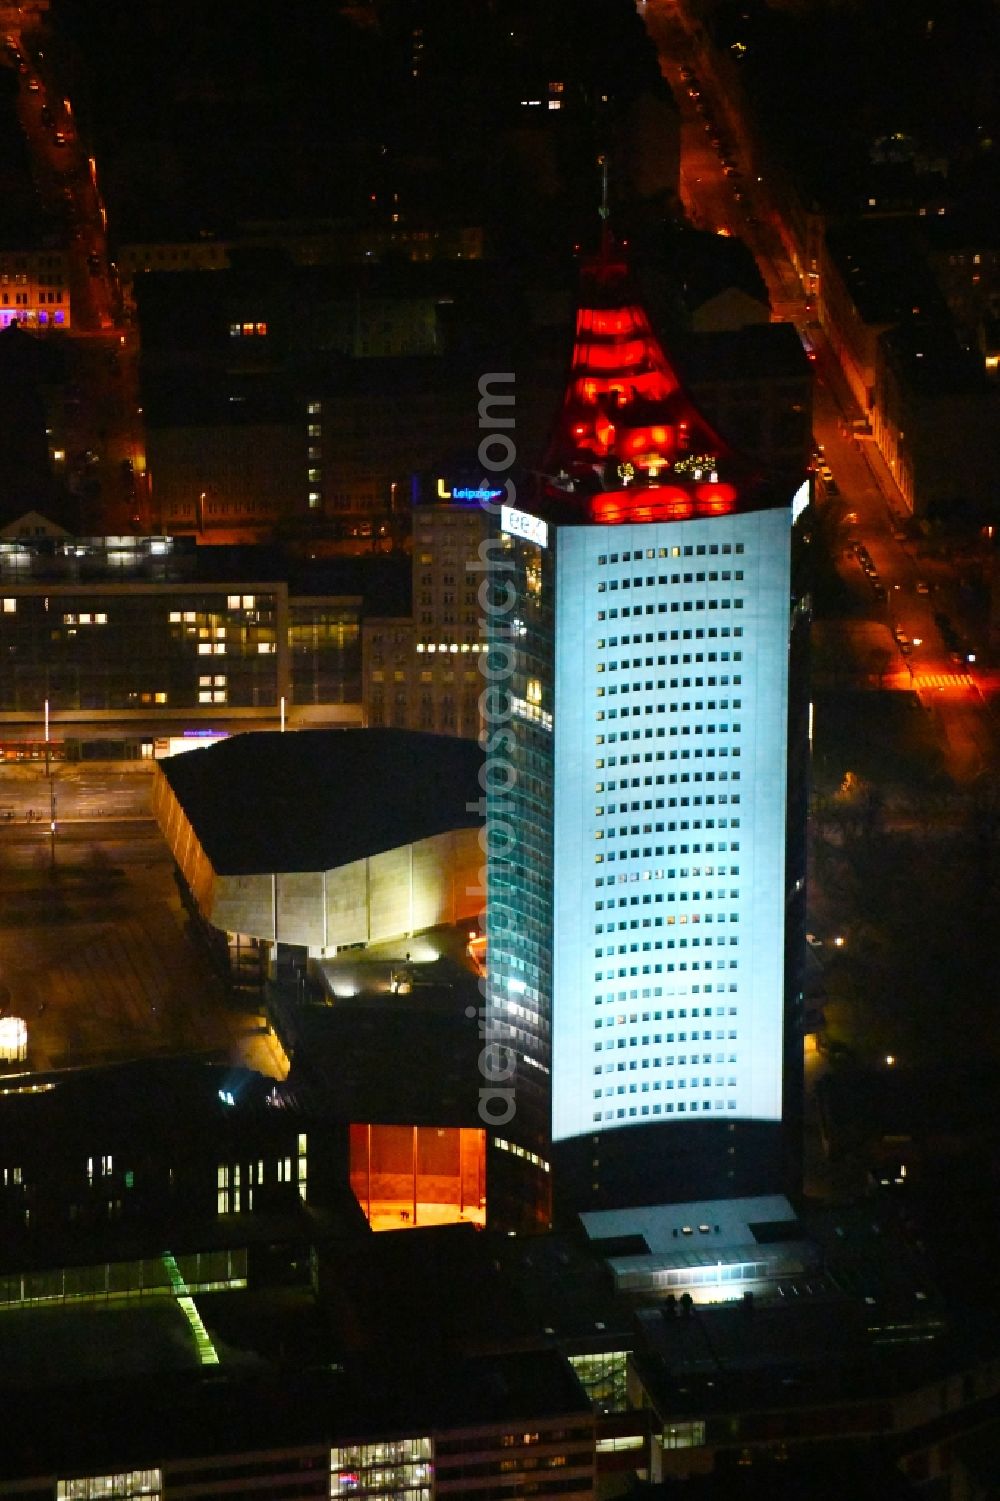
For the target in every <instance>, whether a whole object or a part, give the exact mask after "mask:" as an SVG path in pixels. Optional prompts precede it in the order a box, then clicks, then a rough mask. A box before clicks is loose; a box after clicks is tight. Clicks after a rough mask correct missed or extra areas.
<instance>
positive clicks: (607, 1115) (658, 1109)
mask: <svg viewBox="0 0 1000 1501" xmlns="http://www.w3.org/2000/svg"><path fill="white" fill-rule="evenodd" d="M675 1108H676V1111H677V1114H678V1115H683V1114H684V1113H685V1111H690V1112H691V1113H692V1114H693V1113H694V1112H695V1111H696V1110H697V1109H698V1103H697V1101H695V1100H692V1101H690V1103H689V1104H687V1105H685V1103H684V1101H683V1100H681V1101H680V1102H679V1103H678V1104H677V1106H676V1107H675V1106H674V1105H673V1104H668V1105H643V1106H642V1108H641V1109H638V1110H637V1107H636V1106H635V1105H633V1106H631V1107H630V1108H629V1109H628V1110H627V1111H626V1110H605V1111H604V1112H603V1114H602V1112H601V1111H599V1110H598V1111H595V1113H594V1120H595V1121H600V1120H606V1121H611V1120H615V1119H617V1120H624V1119H625V1118H626V1116H633V1115H636V1114H639V1115H650V1114H652V1115H660V1114H661V1113H662V1114H663V1115H672V1114H673V1113H674V1110H675ZM701 1109H702V1111H703V1112H707V1111H710V1110H712V1109H713V1105H712V1101H711V1100H702V1102H701ZM714 1109H715V1110H735V1109H736V1101H735V1100H726V1101H722V1100H716V1101H715V1105H714Z"/></svg>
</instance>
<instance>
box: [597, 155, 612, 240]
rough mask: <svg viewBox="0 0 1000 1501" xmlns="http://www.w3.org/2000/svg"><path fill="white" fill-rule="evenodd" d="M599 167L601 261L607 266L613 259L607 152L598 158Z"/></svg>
mask: <svg viewBox="0 0 1000 1501" xmlns="http://www.w3.org/2000/svg"><path fill="white" fill-rule="evenodd" d="M597 165H598V166H599V167H600V169H601V207H600V209H599V213H600V216H601V260H602V261H603V262H605V264H607V262H608V261H609V260H610V259H611V226H610V225H609V223H608V220H609V218H610V215H611V209H610V207H609V204H608V158H607V154H606V153H605V152H602V153H601V155H600V156H599V157H598V158H597Z"/></svg>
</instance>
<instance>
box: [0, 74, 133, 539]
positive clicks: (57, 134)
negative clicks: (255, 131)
mask: <svg viewBox="0 0 1000 1501" xmlns="http://www.w3.org/2000/svg"><path fill="white" fill-rule="evenodd" d="M33 86H34V87H33ZM18 108H19V114H20V118H21V124H22V127H23V130H24V135H25V140H26V142H27V147H28V152H29V156H30V159H31V164H32V173H33V176H34V179H35V182H36V185H37V187H38V190H39V193H40V196H41V200H42V204H43V206H44V208H45V209H46V211H47V212H48V214H49V215H51V217H52V219H53V220H54V221H55V222H56V223H58V224H61V226H62V235H63V248H64V253H65V256H66V262H67V268H68V286H69V292H70V309H71V317H70V327H69V333H68V341H69V349H68V354H69V366H70V379H69V385H68V400H67V402H66V430H65V433H64V435H63V436H64V442H65V450H64V451H65V457H64V459H63V460H61V462H62V463H64V464H65V465H66V475H67V482H68V485H69V488H70V490H71V492H73V493H75V494H77V495H78V497H79V503H80V523H79V527H78V530H79V533H80V535H90V534H92V533H106V534H122V535H126V534H128V533H129V532H134V531H135V530H136V529H137V528H138V529H144V530H148V520H149V518H148V516H147V515H146V514H145V500H146V494H145V468H146V465H145V444H144V440H143V435H142V420H141V411H140V398H139V387H138V371H137V348H136V340H135V337H134V334H133V332H132V330H130V329H129V328H126V327H125V326H124V324H123V319H122V316H121V298H120V295H119V290H118V286H117V281H116V276H115V272H114V268H113V267H112V265H111V263H110V258H109V252H108V243H107V233H106V229H107V215H106V211H105V208H104V203H103V200H102V197H101V193H100V188H99V184H98V180H97V168H96V164H95V162H94V161H93V158H90V157H87V156H86V154H85V149H84V146H83V143H82V142H81V140H80V137H79V135H78V134H77V130H76V123H75V119H74V115H73V106H72V101H71V100H70V99H68V98H67V97H65V96H64V95H63V94H62V92H61V90H60V88H59V85H58V81H57V80H56V79H55V78H53V77H51V76H50V74H49V70H48V65H47V63H46V62H44V61H35V62H33V63H32V65H30V66H29V67H28V71H27V73H26V74H24V75H23V87H22V88H21V90H20V93H19V105H18ZM84 455H89V457H87V458H86V459H84V458H82V456H84Z"/></svg>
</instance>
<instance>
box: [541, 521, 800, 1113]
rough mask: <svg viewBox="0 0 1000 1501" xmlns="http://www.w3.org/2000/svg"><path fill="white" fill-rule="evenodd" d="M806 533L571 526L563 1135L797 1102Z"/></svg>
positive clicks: (564, 609)
mask: <svg viewBox="0 0 1000 1501" xmlns="http://www.w3.org/2000/svg"><path fill="white" fill-rule="evenodd" d="M789 533H790V517H789V511H788V508H787V507H781V506H779V507H775V508H770V509H761V510H755V511H754V510H751V511H746V512H742V513H734V514H730V515H728V516H724V517H723V516H719V517H712V518H710V519H707V518H706V519H692V520H685V521H667V522H650V523H645V524H641V525H638V524H633V525H615V526H593V525H591V526H586V525H585V526H567V527H559V528H558V530H557V536H556V546H557V570H556V571H557V588H556V626H555V633H554V634H555V737H554V738H555V744H554V776H553V783H554V787H553V801H554V828H553V844H554V855H553V927H552V1048H551V1060H552V1081H551V1088H552V1139H553V1141H559V1140H564V1139H567V1138H571V1137H575V1136H580V1135H582V1134H584V1133H587V1132H596V1131H601V1132H607V1131H609V1130H612V1129H616V1128H619V1127H626V1126H636V1125H650V1124H653V1123H655V1122H658V1121H659V1122H665V1121H668V1120H672V1121H690V1120H692V1119H694V1120H700V1119H705V1118H708V1119H713V1118H714V1119H717V1120H718V1119H720V1118H722V1119H729V1120H733V1119H744V1120H747V1119H750V1120H759V1121H778V1120H780V1119H781V1115H782V1045H783V1012H784V1005H785V969H784V951H785V848H786V827H785V825H786V777H787V736H788V640H789V615H790V608H789V596H790V574H789V570H790V555H789Z"/></svg>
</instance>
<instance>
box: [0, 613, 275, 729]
mask: <svg viewBox="0 0 1000 1501" xmlns="http://www.w3.org/2000/svg"><path fill="white" fill-rule="evenodd" d="M250 587H251V592H248V593H245V594H244V593H240V594H235V593H229V592H228V591H227V590H226V589H225V588H223V589H220V590H209V589H207V588H200V589H193V588H192V589H171V588H169V587H167V588H163V587H157V586H155V585H153V586H150V585H139V584H133V585H127V586H124V587H122V588H120V589H117V590H114V591H111V590H101V589H99V588H93V589H87V590H83V589H80V590H75V589H72V588H66V587H64V586H59V587H58V588H56V587H52V588H49V589H48V590H46V589H45V588H44V587H42V586H37V585H36V586H32V587H31V588H30V589H28V588H24V589H20V590H19V591H18V593H17V595H16V596H11V597H12V598H14V599H15V606H16V607H15V608H14V609H13V610H11V611H10V612H8V613H4V614H3V615H2V617H0V637H2V646H3V651H2V652H0V704H3V706H4V708H5V709H9V710H11V711H13V712H22V713H24V712H27V713H37V712H39V711H40V710H41V708H42V706H43V705H44V703H45V700H46V699H48V701H49V703H50V706H51V708H52V709H53V710H54V711H57V710H60V709H77V710H79V709H93V710H98V711H99V710H127V709H140V710H141V709H146V710H156V709H164V708H192V707H197V706H199V705H213V704H219V705H228V706H230V707H233V708H259V707H272V706H275V705H276V704H277V701H278V696H279V691H278V651H277V645H278V636H277V632H278V595H277V591H276V590H274V589H270V590H268V591H265V592H257V591H255V590H254V587H253V586H250Z"/></svg>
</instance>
